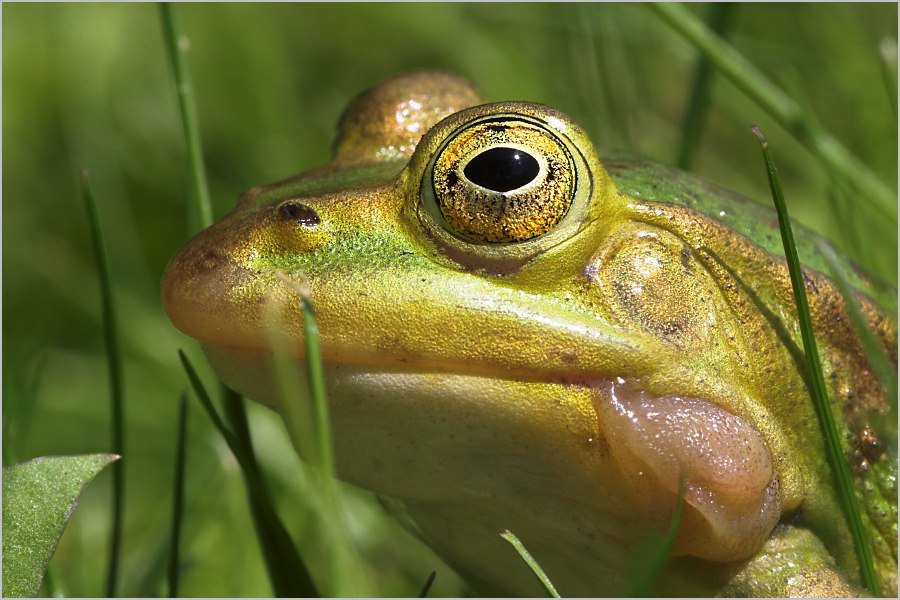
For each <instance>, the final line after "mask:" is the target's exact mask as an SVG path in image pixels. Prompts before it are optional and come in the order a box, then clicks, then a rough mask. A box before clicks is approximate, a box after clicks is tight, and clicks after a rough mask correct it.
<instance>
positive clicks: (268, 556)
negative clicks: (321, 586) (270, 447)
mask: <svg viewBox="0 0 900 600" xmlns="http://www.w3.org/2000/svg"><path fill="white" fill-rule="evenodd" d="M178 355H179V357H180V358H181V363H182V365H183V366H184V370H185V372H186V373H187V376H188V379H189V380H190V382H191V387H193V389H194V392H195V393H196V394H197V398H198V399H199V400H200V404H201V405H203V408H204V409H205V410H206V412H207V414H208V415H209V417H210V419H211V420H212V422H213V424H214V425H215V427H216V429H217V430H218V431H219V434H220V435H221V436H222V438H223V439H224V440H225V443H226V444H228V447H229V449H230V450H231V453H232V454H233V455H234V457H235V459H236V460H237V461H238V465H239V466H240V467H241V473H242V474H243V476H244V483H245V484H246V488H247V496H248V498H249V501H250V510H251V512H252V514H253V517H254V519H253V522H254V525H255V527H256V532H257V538H258V540H259V545H260V547H261V549H262V552H263V555H264V558H265V561H264V562H265V565H266V569H267V570H268V573H269V580H270V581H271V583H272V588H273V590H274V592H275V595H277V596H279V597H301V598H313V597H318V596H319V593H318V592H317V591H316V587H315V585H314V583H313V580H312V577H311V576H310V574H309V570H308V569H307V568H306V565H305V563H304V562H303V560H302V559H301V557H300V554H299V552H298V551H297V548H296V546H294V542H293V540H291V537H290V535H288V533H287V529H286V528H285V527H284V524H283V523H282V522H281V519H280V518H279V517H278V514H277V512H276V511H275V508H274V505H273V504H272V501H271V498H270V497H269V495H268V492H267V491H266V488H265V485H264V483H263V478H262V473H261V472H260V470H259V467H258V466H257V464H256V460H255V459H254V458H253V456H252V447H248V446H247V445H246V440H245V441H244V442H242V441H239V438H238V437H237V436H236V435H235V434H234V433H233V432H232V431H231V430H229V429H228V427H227V426H226V425H225V423H224V422H223V421H222V419H221V418H220V417H219V414H218V413H217V412H216V409H215V407H214V406H213V403H212V400H211V399H210V396H209V393H208V392H207V391H206V388H205V387H204V386H203V383H202V382H201V381H200V378H199V377H198V376H197V372H196V371H195V370H194V367H193V366H192V365H191V363H190V361H189V360H188V358H187V356H185V354H184V352H182V351H181V350H179V351H178ZM230 394H233V395H234V396H238V399H239V395H238V394H236V393H235V392H230ZM225 406H226V409H228V410H235V406H236V404H235V402H234V399H228V398H227V396H226V402H225ZM237 406H239V407H240V409H241V413H242V409H243V407H242V405H237ZM231 419H232V420H233V421H236V422H237V423H238V424H239V426H240V427H245V426H246V417H244V418H243V421H242V420H241V416H240V414H238V413H236V414H234V415H231ZM248 439H249V437H248Z"/></svg>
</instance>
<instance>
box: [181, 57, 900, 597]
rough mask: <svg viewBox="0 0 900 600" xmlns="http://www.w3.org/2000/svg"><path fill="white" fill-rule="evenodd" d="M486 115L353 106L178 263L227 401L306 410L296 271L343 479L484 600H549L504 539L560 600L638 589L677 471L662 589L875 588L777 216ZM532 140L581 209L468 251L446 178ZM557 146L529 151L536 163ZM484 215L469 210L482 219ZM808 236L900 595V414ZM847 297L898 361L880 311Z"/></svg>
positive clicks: (874, 303) (830, 356) (517, 106)
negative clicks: (828, 433) (635, 581)
mask: <svg viewBox="0 0 900 600" xmlns="http://www.w3.org/2000/svg"><path fill="white" fill-rule="evenodd" d="M478 102H479V100H478V96H477V94H476V92H475V91H474V89H473V88H472V87H471V85H470V84H468V83H467V82H465V81H464V80H462V79H460V78H458V77H455V76H452V75H447V74H443V73H433V72H422V73H414V74H410V75H407V76H402V77H398V78H395V79H393V80H391V81H388V82H386V83H384V84H382V85H381V86H379V87H377V88H375V89H373V90H372V91H370V92H368V93H367V94H364V95H362V96H360V97H359V98H357V99H356V100H355V101H354V102H353V103H352V104H351V106H350V107H349V108H348V110H347V112H346V113H345V115H344V117H343V119H342V122H341V125H340V127H339V137H338V140H337V143H336V146H335V148H336V151H335V157H334V159H333V160H332V162H331V163H330V164H329V165H328V166H326V167H324V168H322V169H319V170H316V171H312V172H309V173H306V174H304V175H300V176H298V177H295V178H293V179H289V180H287V181H284V182H280V183H277V184H274V185H270V186H265V187H260V188H256V189H254V190H251V191H250V192H248V193H247V194H245V195H244V196H243V197H242V198H241V200H240V202H239V203H238V205H237V207H236V208H235V209H234V210H233V211H232V212H231V213H229V214H228V215H227V216H225V217H224V218H223V219H222V220H221V221H219V222H218V223H217V224H215V225H214V226H213V227H211V228H210V229H208V230H206V231H204V232H202V233H201V234H200V235H198V236H197V237H196V238H194V239H193V240H191V242H189V243H188V244H187V245H186V246H185V247H184V248H183V249H182V250H181V251H180V252H179V253H178V254H177V255H176V256H175V257H174V258H173V259H172V262H171V263H170V265H169V267H168V269H167V271H166V275H165V279H164V281H163V301H164V304H165V308H166V310H167V312H168V313H169V315H170V318H171V319H172V321H173V323H174V324H175V325H176V326H177V327H179V328H180V329H182V330H183V331H185V332H186V333H188V334H189V335H191V336H193V337H196V338H197V339H199V340H200V341H201V342H202V343H203V345H204V348H205V349H206V351H207V354H208V356H209V357H210V360H211V362H212V363H213V366H214V367H215V368H216V370H217V372H218V373H219V375H220V376H221V377H222V378H223V379H224V380H225V382H226V383H228V384H229V385H231V386H232V387H234V388H235V389H237V390H239V391H241V392H243V393H245V394H246V395H248V396H249V397H251V398H253V399H255V400H258V401H260V402H263V403H266V404H268V405H269V406H271V407H273V408H274V409H276V410H284V406H285V402H300V401H301V400H300V399H296V398H291V399H289V400H285V399H284V398H282V395H281V392H280V386H279V384H278V382H277V380H276V378H275V377H274V376H273V369H272V363H271V351H270V350H269V347H268V344H267V341H266V340H267V330H268V329H271V328H277V329H278V330H279V332H280V333H281V334H283V335H284V336H286V337H287V338H288V339H289V340H290V341H291V343H292V344H293V345H292V348H293V351H294V352H295V353H296V354H297V357H298V365H300V366H301V367H302V336H303V334H302V327H301V318H300V315H299V312H298V309H297V303H296V300H295V298H294V297H293V293H294V292H293V291H292V290H291V288H290V287H289V286H287V285H285V284H284V283H283V282H282V280H281V279H279V274H280V273H283V274H286V275H287V276H288V277H294V278H298V279H303V280H305V282H307V283H308V285H309V289H310V291H311V295H312V299H313V303H314V304H315V306H316V310H317V314H318V317H319V325H320V331H321V336H322V338H321V339H322V353H323V357H324V360H325V372H326V378H327V387H328V393H329V402H330V404H331V412H332V416H333V419H332V426H333V429H334V436H335V440H336V449H335V450H336V460H337V468H338V471H339V473H340V475H341V477H342V478H344V479H345V480H347V481H349V482H352V483H354V484H357V485H360V486H362V487H366V488H368V489H371V490H373V491H375V492H377V493H378V494H381V495H383V496H384V497H386V498H388V499H389V504H390V505H391V506H392V507H393V508H394V509H395V510H396V511H397V512H398V514H400V516H401V517H402V518H403V519H404V521H405V522H407V523H408V524H409V525H410V527H412V528H414V529H415V530H416V531H417V532H418V533H419V534H420V535H421V536H422V538H423V539H424V540H426V542H427V543H429V544H430V545H431V546H432V547H433V548H434V549H435V550H436V551H437V552H438V553H439V554H441V555H442V556H443V557H444V558H445V559H446V560H447V561H448V562H449V563H450V564H451V565H453V566H454V567H455V568H456V569H457V570H458V571H459V572H460V573H461V574H463V575H464V576H465V577H467V578H468V580H469V581H470V582H472V584H473V585H474V586H475V588H476V589H477V590H479V591H480V592H482V593H487V594H514V595H537V594H541V593H542V592H541V589H540V587H539V586H538V584H537V583H536V582H535V581H534V579H533V577H532V576H531V575H530V574H529V573H528V571H527V568H526V567H525V566H524V564H523V563H522V562H521V561H520V559H519V558H518V556H517V555H516V554H515V553H514V552H513V551H512V550H511V548H510V547H509V546H508V544H507V543H506V542H505V541H503V540H502V539H500V537H499V533H500V532H502V531H503V530H505V529H510V530H511V531H513V532H514V533H516V534H517V535H518V536H519V538H520V539H522V541H523V542H524V543H525V545H526V546H527V547H528V548H529V550H530V551H531V552H532V554H533V555H534V556H535V557H536V558H537V560H538V561H539V562H540V563H541V565H542V566H543V567H544V569H545V570H546V571H547V573H548V574H549V576H550V577H551V579H553V581H554V582H555V584H556V586H557V588H558V589H559V590H560V592H561V593H563V594H564V595H594V596H596V595H609V596H616V595H621V594H624V593H626V592H627V591H628V589H629V587H630V581H631V580H632V578H633V577H634V576H635V575H636V574H637V573H639V571H640V567H641V564H642V561H643V560H644V559H645V558H646V557H647V556H648V552H649V551H650V550H648V548H649V549H652V547H653V545H654V544H655V543H658V540H659V539H660V537H661V532H662V531H663V530H664V529H665V527H666V526H667V524H668V522H669V519H670V517H671V511H672V507H673V506H674V502H675V491H674V490H675V489H677V482H678V474H679V473H683V474H684V476H685V478H686V483H687V488H688V490H689V491H688V493H687V494H686V513H685V519H684V522H683V526H682V529H681V532H680V534H679V538H678V541H677V543H676V548H675V553H674V556H673V557H672V558H671V559H670V561H669V563H668V565H667V567H666V569H665V570H664V572H663V573H662V576H661V578H660V580H659V582H658V586H657V588H656V589H655V590H654V591H655V593H658V594H661V595H680V594H684V595H714V594H717V593H719V594H725V595H729V594H747V595H835V596H839V595H848V594H852V593H854V592H856V591H858V590H859V588H858V585H859V580H858V573H857V569H856V567H855V562H854V561H855V558H854V555H853V550H852V545H851V542H850V539H849V536H848V533H847V530H846V527H845V526H844V525H843V524H842V520H841V517H840V510H839V508H838V504H837V502H836V499H835V496H834V493H833V491H832V487H831V483H830V481H831V480H830V474H829V471H828V468H827V465H826V463H825V459H824V450H823V446H822V442H821V439H820V434H819V429H818V424H817V422H816V419H815V414H814V411H813V408H812V405H811V403H810V398H809V392H808V390H807V386H806V383H805V379H804V367H803V359H802V345H801V343H800V338H799V331H798V328H797V323H796V316H795V309H794V305H793V299H792V296H791V289H790V281H789V278H788V273H787V269H786V266H785V263H784V260H783V259H782V258H781V256H780V250H779V246H778V244H777V234H776V233H775V230H774V229H773V227H772V224H773V223H774V215H773V214H772V213H770V212H769V211H767V210H766V209H764V208H763V207H761V206H758V205H756V204H754V203H752V202H750V201H749V200H746V199H744V198H741V197H739V196H736V195H734V194H732V193H730V192H726V191H724V190H721V189H719V188H717V187H715V186H714V185H712V184H709V183H707V182H704V181H702V180H699V179H697V178H694V177H692V176H689V175H686V174H683V173H679V172H675V171H672V170H668V169H666V168H664V167H660V166H658V165H653V164H649V163H640V162H628V161H619V160H607V161H601V159H600V157H599V156H598V155H597V153H596V151H595V149H594V147H593V145H592V144H591V142H590V140H589V139H588V138H587V136H586V135H585V133H584V132H583V131H582V130H581V129H580V128H579V127H578V126H577V125H576V124H575V123H573V122H572V121H571V120H570V119H569V118H568V117H566V116H565V115H564V114H562V113H559V112H557V111H554V110H553V109H550V108H548V107H545V106H541V105H535V104H530V103H525V102H504V103H498V104H488V105H478ZM467 107H468V108H467ZM523 120H524V121H526V122H528V123H530V124H534V125H536V126H537V128H538V129H539V130H542V131H545V132H546V133H547V135H548V136H552V138H553V140H554V144H555V143H557V142H558V143H560V144H562V147H563V148H564V150H562V152H564V153H565V154H566V155H567V156H569V157H570V158H571V168H572V172H571V173H568V174H567V175H566V177H567V180H568V181H570V182H572V183H573V184H572V185H570V184H569V183H567V184H566V186H565V189H567V190H568V189H571V190H572V192H571V198H570V205H569V207H568V209H567V210H566V211H565V212H564V215H562V216H560V211H558V210H557V212H556V213H554V215H553V217H552V219H549V220H547V221H546V222H552V225H551V226H549V230H548V231H547V232H546V233H542V234H540V235H537V236H535V237H530V238H528V239H525V240H524V241H519V242H513V243H491V242H482V241H477V240H473V239H471V234H470V233H469V234H464V233H460V232H454V223H452V222H447V221H446V220H445V219H444V218H443V217H442V213H441V208H440V204H441V203H444V204H446V203H447V202H446V200H447V198H446V197H445V196H444V194H447V193H451V192H448V191H447V190H448V189H449V188H453V190H457V189H458V188H459V185H457V184H454V185H453V186H445V185H441V184H439V183H436V182H435V181H434V178H433V172H434V171H435V169H436V167H435V166H434V165H435V164H436V161H437V160H438V157H440V156H441V153H442V151H443V150H444V149H445V148H448V147H455V146H452V141H453V140H455V139H458V138H459V136H460V135H461V134H462V133H464V132H466V131H472V130H471V129H469V128H470V127H472V126H478V124H479V123H481V124H483V123H487V122H489V123H491V124H492V126H493V124H495V123H499V125H498V126H502V125H504V124H505V123H509V122H512V121H523ZM482 129H484V127H482ZM488 129H489V128H488ZM530 143H531V142H526V146H527V144H530ZM487 144H488V146H490V142H488V143H487ZM476 146H478V145H477V144H476ZM540 146H541V144H538V145H537V146H535V147H530V146H528V147H526V148H525V149H526V150H527V151H528V152H531V153H533V154H535V156H536V157H537V158H540V151H541V150H540ZM466 147H468V146H466ZM479 147H480V146H479ZM470 158H471V156H464V157H462V160H461V161H459V162H460V164H463V163H464V162H465V160H468V159H470ZM454 161H455V158H454ZM455 162H456V161H455ZM455 162H454V164H455ZM440 168H441V167H440V166H439V167H437V169H438V170H440ZM454 168H455V167H454ZM454 173H457V174H459V173H461V171H454ZM441 178H442V180H447V175H446V173H444V174H443V175H441ZM450 179H451V180H452V177H450ZM473 190H474V191H473V192H472V193H473V194H474V196H473V197H477V198H478V202H482V201H483V199H484V197H485V196H484V194H483V193H482V192H481V191H478V189H477V188H473ZM451 191H452V190H451ZM452 193H457V192H456V191H452ZM462 193H468V192H465V190H463V192H462ZM529 193H530V192H529ZM436 196H437V197H436ZM465 198H466V197H463V201H465ZM530 198H532V199H530V200H528V201H527V202H526V203H524V204H522V203H519V204H516V201H515V198H512V197H510V198H509V200H508V201H509V203H510V204H509V206H510V207H511V208H510V211H508V212H510V213H512V212H515V211H516V210H519V211H521V210H526V211H527V210H532V208H530V207H534V208H533V210H541V209H540V207H541V206H542V203H541V202H535V201H533V195H532V196H531V197H530ZM439 199H440V202H439V201H438V200H439ZM457 200H458V198H457ZM498 201H500V202H504V201H506V200H504V199H502V198H501V199H500V200H498ZM551 204H552V203H551ZM523 206H524V207H525V208H522V207H523ZM492 210H493V209H492ZM504 210H505V209H504ZM492 214H494V215H495V216H496V214H500V215H501V217H500V219H501V221H502V214H504V211H503V210H499V211H493V212H492ZM477 218H478V210H477V207H476V209H473V211H472V212H471V214H467V215H466V216H465V219H477ZM541 222H544V221H541ZM498 226H502V222H501V223H500V225H498ZM492 227H493V226H492ZM542 227H543V226H542ZM467 235H468V237H467ZM799 235H800V238H801V258H802V259H804V260H805V262H806V264H807V265H808V266H810V267H811V268H809V269H808V270H807V271H806V276H807V287H808V290H809V294H810V304H811V308H812V312H813V317H814V320H815V326H816V334H817V338H818V340H819V344H820V351H821V355H822V356H821V358H822V359H823V362H824V365H825V370H826V379H827V383H828V385H829V392H830V394H831V397H832V401H833V403H834V406H835V411H836V413H837V414H839V415H841V416H842V417H843V419H842V420H841V427H842V429H843V434H844V439H845V444H846V447H845V450H846V453H847V456H848V460H852V461H854V466H855V467H856V469H855V473H856V478H857V482H858V489H859V496H860V499H861V501H862V502H863V505H864V506H865V507H866V514H865V515H864V520H865V522H866V526H867V529H868V532H869V535H870V538H871V541H872V545H873V548H874V551H875V558H876V566H877V569H878V571H879V574H880V575H881V578H882V583H883V585H884V588H885V592H886V593H893V594H895V593H896V589H897V588H896V557H897V548H896V538H897V512H896V506H897V491H896V456H895V454H894V452H893V444H894V436H895V435H896V431H895V425H893V424H889V425H888V426H885V424H884V422H883V420H881V419H879V418H878V417H879V415H883V414H885V413H886V412H887V406H886V403H885V398H884V396H883V394H882V392H881V389H880V387H879V385H878V382H877V380H876V379H875V377H874V374H873V373H872V371H871V369H870V367H869V365H868V363H867V360H866V357H865V354H864V352H863V350H862V348H861V346H860V342H859V340H858V339H857V338H856V336H855V334H854V332H853V331H852V328H851V327H850V325H849V319H848V318H847V316H846V310H845V306H844V300H843V299H842V298H841V297H840V295H839V294H838V293H837V291H836V289H835V287H834V285H833V284H832V282H831V281H830V280H829V279H828V278H826V277H825V276H824V275H822V274H821V273H820V272H819V270H820V269H821V261H820V259H819V258H818V257H817V256H816V254H815V252H813V251H811V250H810V248H811V247H812V246H811V243H810V242H811V240H812V237H811V236H809V235H808V234H804V233H803V232H802V230H801V231H800V233H799ZM522 237H523V236H513V237H512V238H505V237H501V238H500V239H522ZM850 276H851V278H852V281H853V282H854V284H855V286H856V287H857V288H858V290H859V294H858V300H859V301H860V302H861V305H862V309H863V313H864V315H865V316H866V318H867V319H868V320H869V322H870V324H871V326H872V327H873V329H874V330H875V331H876V333H877V335H878V336H879V338H880V340H881V341H882V343H883V344H884V347H885V348H886V350H887V351H888V353H889V354H890V356H891V357H892V359H893V360H894V362H896V349H897V342H896V324H895V323H894V321H893V319H892V318H891V317H890V316H888V315H886V314H885V313H884V312H883V311H882V309H881V308H880V307H879V304H878V302H879V301H882V300H883V297H882V296H883V293H882V292H879V291H877V290H876V289H875V288H874V287H873V286H872V285H871V284H870V283H869V282H867V281H866V280H865V279H864V278H863V277H862V276H861V275H859V274H856V273H851V274H850ZM301 370H302V368H301ZM648 436H651V437H652V439H649V438H648ZM885 446H886V447H888V448H889V451H888V452H884V451H883V450H880V449H882V448H884V447H885Z"/></svg>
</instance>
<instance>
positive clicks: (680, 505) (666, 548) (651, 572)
mask: <svg viewBox="0 0 900 600" xmlns="http://www.w3.org/2000/svg"><path fill="white" fill-rule="evenodd" d="M685 489H686V482H685V479H684V473H681V474H680V475H679V476H678V495H677V497H676V498H675V510H673V511H672V520H671V521H670V522H669V528H668V530H666V535H665V537H664V538H663V540H662V542H661V543H660V544H659V546H658V547H657V548H656V551H655V552H654V553H653V556H651V557H650V559H649V560H648V561H647V563H646V566H645V568H644V570H643V572H642V573H641V575H640V577H636V578H635V585H634V587H633V588H632V590H631V593H630V594H629V596H630V597H632V598H644V597H646V596H648V595H649V594H650V590H651V589H652V588H653V585H654V584H655V583H656V581H657V580H658V579H659V576H660V574H661V573H662V570H663V568H664V567H665V566H666V562H667V561H668V560H669V557H670V556H672V550H673V549H674V548H675V540H676V539H678V531H679V530H680V529H681V515H682V514H683V513H684V492H685Z"/></svg>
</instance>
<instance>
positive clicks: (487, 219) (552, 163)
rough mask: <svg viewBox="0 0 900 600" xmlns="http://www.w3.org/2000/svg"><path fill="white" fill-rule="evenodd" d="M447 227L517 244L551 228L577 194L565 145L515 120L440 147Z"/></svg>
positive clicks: (440, 191) (463, 133) (436, 178)
mask: <svg viewBox="0 0 900 600" xmlns="http://www.w3.org/2000/svg"><path fill="white" fill-rule="evenodd" d="M431 179H432V181H431V184H432V186H433V190H434V199H435V202H436V204H437V208H438V209H439V210H440V213H441V216H442V217H443V220H444V227H445V229H447V230H448V231H450V232H451V233H453V234H454V235H456V236H457V237H461V238H463V239H465V240H467V241H470V242H476V243H513V242H523V241H525V240H530V239H532V238H535V237H537V236H540V235H543V234H545V233H547V232H549V231H550V230H552V229H553V228H554V227H555V226H556V225H557V224H558V223H559V222H560V221H561V220H562V219H563V217H565V216H566V213H567V212H568V211H569V207H570V206H571V204H572V201H573V198H574V196H575V181H576V177H575V165H574V162H573V160H572V156H571V154H570V153H569V151H568V149H567V148H566V146H565V145H564V144H563V143H562V141H560V139H559V138H558V137H557V136H556V135H555V134H554V133H553V132H552V131H550V130H549V129H547V128H546V127H543V126H541V125H540V124H538V123H534V122H531V121H526V120H520V119H515V118H512V117H507V118H500V119H491V120H486V121H481V122H476V123H474V124H471V125H469V126H467V127H465V128H463V129H461V130H459V131H458V132H456V133H455V135H453V136H452V137H451V138H450V139H449V140H448V141H447V142H446V143H445V145H444V146H443V147H442V148H441V149H440V151H439V152H438V154H437V156H436V158H435V161H434V167H433V169H432V177H431Z"/></svg>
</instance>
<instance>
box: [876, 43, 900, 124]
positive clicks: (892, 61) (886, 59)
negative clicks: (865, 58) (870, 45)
mask: <svg viewBox="0 0 900 600" xmlns="http://www.w3.org/2000/svg"><path fill="white" fill-rule="evenodd" d="M878 53H879V54H880V55H881V60H880V61H879V62H880V63H881V75H882V77H884V90H885V92H886V93H887V95H888V101H890V103H891V110H893V111H894V120H895V121H896V120H897V40H895V39H893V38H884V39H883V40H881V43H879V44H878Z"/></svg>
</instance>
